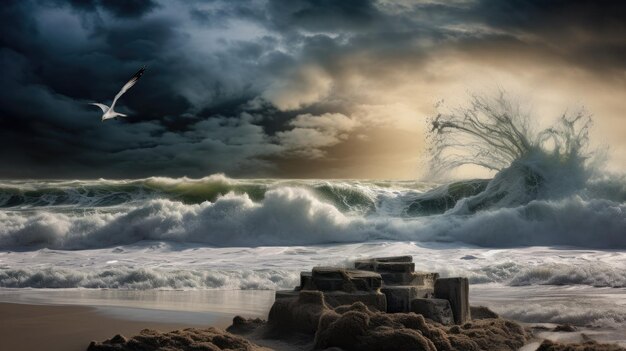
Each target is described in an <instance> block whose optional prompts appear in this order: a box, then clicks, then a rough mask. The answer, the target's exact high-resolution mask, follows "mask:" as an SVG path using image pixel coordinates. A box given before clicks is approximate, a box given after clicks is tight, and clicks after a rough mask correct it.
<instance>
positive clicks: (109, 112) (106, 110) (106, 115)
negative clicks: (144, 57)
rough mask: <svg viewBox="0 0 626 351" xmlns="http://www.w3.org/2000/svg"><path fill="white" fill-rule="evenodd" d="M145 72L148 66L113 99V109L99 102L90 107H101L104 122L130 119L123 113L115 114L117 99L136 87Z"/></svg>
mask: <svg viewBox="0 0 626 351" xmlns="http://www.w3.org/2000/svg"><path fill="white" fill-rule="evenodd" d="M145 70H146V66H143V67H141V69H139V71H137V73H135V75H134V76H133V77H132V78H131V79H130V80H129V81H128V82H127V83H126V84H124V86H123V87H122V89H121V90H120V92H119V93H117V95H115V98H114V99H113V103H112V104H111V107H109V106H107V105H105V104H100V103H97V102H90V103H89V104H90V105H95V106H98V107H100V109H101V110H102V112H103V114H102V122H104V121H105V120H107V119H110V118H115V119H117V117H128V116H126V115H125V114H123V113H119V112H115V111H114V110H113V108H114V107H115V103H116V102H117V99H119V98H120V97H121V96H122V95H124V93H125V92H127V91H128V89H130V88H132V86H133V85H135V83H137V81H138V80H139V78H141V76H142V75H143V72H144V71H145Z"/></svg>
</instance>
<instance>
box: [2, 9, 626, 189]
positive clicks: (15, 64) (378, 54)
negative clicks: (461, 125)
mask: <svg viewBox="0 0 626 351" xmlns="http://www.w3.org/2000/svg"><path fill="white" fill-rule="evenodd" d="M625 7H626V6H624V5H623V3H622V2H591V1H588V2H585V1H582V2H572V1H496V0H482V1H459V2H443V1H442V2H436V1H429V2H410V1H408V2H376V1H356V0H355V1H331V0H309V1H306V0H294V1H253V0H251V1H235V2H231V1H179V2H174V1H154V0H134V1H114V0H69V1H61V0H55V1H38V0H31V1H7V2H4V3H3V6H2V7H1V8H0V28H1V30H2V36H1V38H0V44H1V48H0V63H1V65H0V74H1V77H2V78H1V79H2V86H3V92H2V95H1V96H0V139H1V140H2V148H1V151H0V162H2V164H3V165H10V166H8V167H3V168H2V169H1V170H0V177H81V176H86V177H137V176H148V175H155V174H160V175H173V176H182V175H188V176H202V175H205V174H208V173H212V172H227V173H229V174H232V175H285V176H288V175H289V174H284V173H281V172H282V171H283V170H288V169H289V168H290V167H286V166H284V165H285V164H287V163H288V162H289V159H293V158H296V157H297V158H318V159H319V158H323V157H324V156H325V155H326V152H327V150H328V148H330V147H333V146H336V145H338V144H341V143H343V142H345V140H348V139H349V136H350V133H356V132H357V131H358V130H359V128H367V126H365V125H362V124H361V123H360V122H358V121H353V120H352V118H351V116H350V111H351V109H352V108H353V107H354V105H355V104H358V103H359V102H357V101H353V100H351V98H350V94H349V93H348V92H346V91H345V90H346V89H347V88H344V80H345V81H349V80H350V77H353V76H362V77H367V78H368V79H373V78H377V79H385V77H386V75H387V74H389V73H390V72H391V73H393V72H396V71H398V70H402V69H410V70H412V69H419V67H420V66H421V65H423V64H424V63H426V62H429V61H432V60H435V59H436V57H437V55H438V53H439V52H440V51H441V50H444V49H452V50H458V51H461V52H476V51H484V52H486V54H490V53H492V52H498V51H500V54H499V55H514V54H515V53H516V52H518V53H519V54H522V53H526V52H530V53H533V54H534V55H537V57H539V58H546V59H550V60H557V61H558V60H561V61H563V62H567V63H569V64H574V65H579V66H580V67H583V68H584V69H587V70H597V71H604V72H615V71H616V70H621V72H623V69H624V65H625V64H626V63H625V61H626V60H624V57H625V46H624V45H625V40H624V37H625V36H626V30H625V28H624V22H623V18H624V17H625V16H624V8H625ZM144 64H147V65H148V70H147V71H146V74H145V75H144V76H143V77H142V79H141V80H140V82H139V83H138V84H137V85H136V86H135V87H134V88H133V89H131V90H130V91H129V93H127V94H126V95H125V96H124V97H123V98H122V99H121V100H120V103H119V108H117V107H116V108H117V109H119V110H120V111H121V112H124V113H128V114H129V115H130V116H131V117H130V118H129V119H128V120H125V121H117V122H115V121H114V122H110V123H102V122H100V121H99V110H98V109H97V108H95V107H93V106H89V105H87V103H88V102H91V101H99V102H104V103H110V101H111V99H112V98H113V96H114V94H115V93H116V92H117V91H118V90H119V88H120V86H121V85H122V84H123V82H125V81H126V80H127V79H128V78H129V77H130V76H131V75H132V74H133V73H134V72H135V71H136V70H137V68H138V67H140V66H141V65H144ZM622 79H623V78H622ZM302 116H305V117H302ZM318 117H319V118H318ZM346 118H348V119H346ZM322 121H324V122H328V124H324V123H320V122H322ZM276 160H280V162H278V161H276ZM298 174H300V173H298Z"/></svg>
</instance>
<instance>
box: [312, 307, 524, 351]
mask: <svg viewBox="0 0 626 351" xmlns="http://www.w3.org/2000/svg"><path fill="white" fill-rule="evenodd" d="M525 341H526V334H525V332H524V329H523V328H522V327H521V326H520V325H518V324H516V323H514V322H511V321H507V320H503V319H485V320H480V321H475V322H472V323H466V324H464V325H463V326H452V327H445V326H443V325H441V324H438V323H432V322H427V321H426V320H425V319H424V317H423V316H421V315H418V314H415V313H393V314H388V313H381V312H372V311H370V310H368V308H367V307H366V306H365V305H363V304H362V303H358V302H357V303H354V304H353V305H352V306H340V307H338V308H336V309H335V310H328V311H326V312H325V313H324V314H322V316H321V317H320V322H319V327H318V330H317V333H316V335H315V347H316V348H320V349H324V348H329V347H340V348H342V349H344V350H346V351H351V350H391V349H393V350H424V351H456V350H459V351H461V350H463V351H470V350H517V349H518V348H520V347H521V346H523V345H524V343H525Z"/></svg>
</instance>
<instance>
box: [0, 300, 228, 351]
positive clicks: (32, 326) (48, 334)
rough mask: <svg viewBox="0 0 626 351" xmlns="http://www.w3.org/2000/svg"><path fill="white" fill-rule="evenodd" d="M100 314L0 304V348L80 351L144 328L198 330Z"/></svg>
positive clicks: (90, 309)
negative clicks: (93, 341)
mask: <svg viewBox="0 0 626 351" xmlns="http://www.w3.org/2000/svg"><path fill="white" fill-rule="evenodd" d="M102 312H103V311H102V310H101V309H99V308H95V307H88V306H57V305H28V304H17V303H0V346H1V347H0V348H2V349H3V350H23V351H29V350H33V351H35V350H37V351H39V350H43V349H45V350H49V351H53V350H59V351H79V350H81V351H83V350H85V349H86V348H87V346H88V345H89V342H90V341H91V340H104V339H108V338H110V337H111V336H113V335H115V334H123V335H135V334H137V333H138V332H139V331H140V330H142V329H146V328H151V329H157V330H160V331H169V330H174V329H180V328H186V327H197V326H198V325H195V324H191V323H166V322H163V323H159V322H152V321H130V320H125V319H121V318H115V317H112V316H109V315H108V314H107V313H102ZM214 322H215V321H214ZM229 322H230V321H224V323H217V324H218V325H217V326H218V327H225V326H226V325H227V324H229ZM212 324H213V323H212ZM219 324H222V325H219Z"/></svg>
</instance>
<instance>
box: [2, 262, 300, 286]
mask: <svg viewBox="0 0 626 351" xmlns="http://www.w3.org/2000/svg"><path fill="white" fill-rule="evenodd" d="M299 279H300V277H299V275H298V274H297V272H289V271H284V270H262V271H253V270H237V271H234V270H204V271H198V270H160V269H155V268H138V269H133V268H128V267H119V268H107V269H102V270H95V271H94V270H88V271H85V270H78V269H63V268H53V267H47V268H44V269H41V270H39V269H0V287H3V288H52V289H60V288H92V289H102V288H107V289H131V290H147V289H222V290H225V289H241V290H278V289H286V288H291V287H294V286H296V285H297V282H299Z"/></svg>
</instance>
